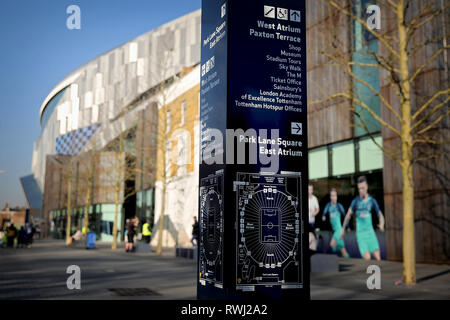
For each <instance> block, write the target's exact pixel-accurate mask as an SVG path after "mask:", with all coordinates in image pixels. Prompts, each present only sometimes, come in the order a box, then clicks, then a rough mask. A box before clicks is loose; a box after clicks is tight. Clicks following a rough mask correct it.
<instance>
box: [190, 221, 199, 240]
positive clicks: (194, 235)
mask: <svg viewBox="0 0 450 320" xmlns="http://www.w3.org/2000/svg"><path fill="white" fill-rule="evenodd" d="M198 234H199V225H198V221H197V217H195V216H194V224H193V225H192V238H191V243H192V246H194V247H195V246H196V245H198ZM194 240H195V244H194Z"/></svg>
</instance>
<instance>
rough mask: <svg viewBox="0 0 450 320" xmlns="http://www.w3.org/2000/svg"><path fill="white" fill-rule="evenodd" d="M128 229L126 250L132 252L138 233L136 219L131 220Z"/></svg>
mask: <svg viewBox="0 0 450 320" xmlns="http://www.w3.org/2000/svg"><path fill="white" fill-rule="evenodd" d="M127 231H128V232H127V243H126V245H125V251H126V252H132V251H133V248H134V236H135V234H136V225H135V221H134V219H130V220H129V222H128V225H127Z"/></svg>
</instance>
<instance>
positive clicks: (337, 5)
mask: <svg viewBox="0 0 450 320" xmlns="http://www.w3.org/2000/svg"><path fill="white" fill-rule="evenodd" d="M322 1H323V3H324V4H325V5H326V6H328V8H329V9H331V10H330V12H332V13H331V15H330V20H329V22H331V23H332V22H335V23H338V25H335V26H333V28H328V29H327V30H324V31H323V33H322V35H323V36H324V38H326V42H327V44H328V45H327V46H326V47H324V48H321V49H317V48H313V49H311V50H308V51H309V54H310V55H313V56H314V55H316V56H321V57H323V59H324V64H329V65H334V66H336V67H337V68H338V69H339V70H340V71H341V72H344V73H345V74H346V75H347V79H348V80H349V81H350V82H352V83H358V84H359V85H360V86H362V87H363V88H365V90H366V91H368V92H370V93H371V95H373V96H374V97H377V98H378V99H379V101H380V106H381V108H382V112H381V115H380V114H379V113H377V112H376V111H374V110H373V109H372V108H371V106H370V105H369V104H368V103H367V101H366V99H365V97H364V96H361V94H359V92H355V90H353V88H352V86H351V85H349V86H347V88H346V90H344V91H341V92H335V93H331V94H330V92H329V91H328V90H327V89H325V88H324V86H323V85H322V84H320V83H318V82H316V81H311V83H312V85H314V87H315V88H317V89H318V90H319V91H320V92H321V95H322V98H320V99H316V100H314V101H311V102H310V103H309V105H310V106H312V105H315V104H323V103H327V102H330V101H335V100H336V99H340V100H347V101H350V104H349V105H350V110H351V112H352V113H353V114H354V115H356V118H357V119H358V121H357V123H356V124H355V125H359V126H361V127H362V128H364V129H365V130H366V131H367V133H369V134H370V132H371V130H370V128H369V127H370V124H369V123H368V121H367V119H368V118H370V119H371V121H376V122H378V123H379V124H380V125H381V126H382V127H383V128H384V129H385V130H387V131H389V132H391V133H392V134H394V135H395V136H396V138H397V139H398V141H399V142H398V145H394V146H391V147H386V146H382V145H380V144H379V143H377V141H376V140H375V139H373V141H374V143H375V144H376V145H378V147H380V148H381V149H382V151H383V153H384V154H385V155H386V156H388V157H390V158H391V159H393V160H395V161H396V162H397V163H398V164H399V165H400V167H401V172H402V183H403V186H402V188H403V189H402V196H403V281H404V282H405V283H407V284H412V283H415V281H416V272H415V235H414V176H413V165H414V164H415V163H418V162H426V161H428V160H429V159H433V158H438V157H440V156H442V152H440V151H436V149H433V148H428V154H426V155H421V156H418V155H417V152H415V150H416V148H417V146H420V145H426V146H436V145H443V144H446V143H448V142H449V141H448V139H446V138H445V135H443V133H442V130H439V128H442V127H441V125H442V121H443V120H445V121H448V117H449V111H448V102H449V99H450V97H449V93H450V88H449V86H448V82H447V83H440V84H439V87H437V86H435V87H432V88H427V91H428V90H434V89H435V91H434V92H431V93H428V92H422V97H420V96H418V95H417V93H418V92H415V90H414V88H416V87H418V78H419V76H421V75H422V74H423V73H424V72H425V71H427V68H429V67H430V66H432V65H434V64H437V61H438V59H439V58H440V57H442V56H443V55H445V56H446V55H447V52H448V49H449V45H448V44H447V37H448V35H446V34H445V32H443V34H441V35H435V34H433V33H431V32H429V31H430V28H431V27H430V26H431V25H432V24H435V27H434V28H439V27H437V26H439V25H440V26H441V27H442V28H444V25H443V24H444V23H445V22H444V20H440V16H442V15H446V16H447V17H448V16H449V6H450V4H449V3H447V4H445V5H444V2H443V1H440V0H437V1H424V2H425V4H424V3H423V2H422V1H420V2H419V1H417V0H384V1H377V4H378V5H379V6H380V7H381V12H382V15H383V17H385V18H384V19H383V22H384V28H382V29H381V30H376V29H374V27H373V26H372V25H371V24H370V23H368V21H366V19H364V18H363V16H364V13H365V11H366V8H362V7H361V1H342V0H341V1H339V0H322ZM353 5H355V6H353ZM349 23H350V26H351V25H354V26H355V28H360V29H361V32H362V33H364V34H366V35H367V37H369V38H372V39H375V40H376V41H377V43H378V45H379V47H380V48H379V50H374V49H373V48H372V47H371V46H370V44H368V43H367V42H365V41H364V37H361V38H359V39H358V38H357V37H355V39H354V46H356V47H358V48H354V47H352V46H351V45H350V44H349V43H348V41H347V42H346V40H345V36H343V35H342V33H339V31H340V30H341V28H340V27H342V26H343V25H344V24H345V25H346V26H347V28H348V26H349ZM339 24H340V25H339ZM424 28H426V31H428V32H427V33H428V34H429V35H430V37H427V38H426V39H421V38H420V37H419V36H418V33H419V32H418V31H419V30H421V29H424ZM444 29H445V28H444ZM358 49H359V52H360V54H362V55H363V56H365V57H368V58H369V59H361V60H359V61H355V60H354V59H352V58H351V54H352V51H353V52H354V51H356V50H358ZM429 52H432V53H431V54H427V53H429ZM423 57H425V58H424V59H423ZM368 61H369V62H368ZM417 61H419V63H417ZM446 63H448V62H446ZM375 71H379V72H380V77H381V78H382V79H381V80H382V81H384V82H385V83H387V84H388V86H389V88H391V89H392V90H394V92H395V96H394V97H392V96H391V95H389V93H386V92H380V90H378V88H377V87H376V86H374V85H373V84H372V83H370V81H367V78H366V77H365V75H367V74H371V73H373V72H375ZM364 74H365V75H364ZM422 91H423V90H422ZM415 93H416V94H415ZM425 95H426V96H425ZM363 114H365V115H367V116H366V117H364V116H362V115H363ZM382 115H385V116H382ZM386 115H387V116H386ZM447 129H448V128H447ZM443 136H444V138H443Z"/></svg>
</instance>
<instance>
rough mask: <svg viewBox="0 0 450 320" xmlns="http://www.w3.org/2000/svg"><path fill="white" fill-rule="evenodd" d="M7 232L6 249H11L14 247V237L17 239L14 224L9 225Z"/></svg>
mask: <svg viewBox="0 0 450 320" xmlns="http://www.w3.org/2000/svg"><path fill="white" fill-rule="evenodd" d="M7 232H8V247H9V248H13V247H14V239H16V237H17V229H16V227H15V226H14V223H11V225H10V226H9V228H8V231H7Z"/></svg>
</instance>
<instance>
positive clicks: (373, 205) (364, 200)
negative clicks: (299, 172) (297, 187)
mask: <svg viewBox="0 0 450 320" xmlns="http://www.w3.org/2000/svg"><path fill="white" fill-rule="evenodd" d="M357 185H358V193H359V194H358V196H356V197H355V198H354V199H353V201H352V203H351V204H350V207H349V208H348V210H347V213H345V210H344V207H343V206H342V204H340V203H339V202H338V192H337V190H336V189H335V188H333V189H331V190H330V202H328V203H327V205H326V206H325V209H324V210H323V212H322V221H326V218H327V216H329V219H330V224H331V229H332V230H333V235H332V238H331V241H330V247H331V248H332V250H333V252H337V251H340V252H341V254H342V256H343V257H349V255H348V253H347V250H346V249H345V243H344V235H345V230H346V229H347V227H348V224H349V222H350V219H351V217H352V216H353V215H355V216H356V241H357V244H358V249H359V252H360V254H361V257H363V258H364V259H366V260H370V259H371V256H372V255H373V257H374V258H375V259H376V260H380V259H381V256H380V246H379V244H378V239H377V236H376V234H375V230H374V228H373V224H372V213H374V214H376V215H377V217H378V222H379V223H378V228H379V229H380V231H382V232H384V222H385V220H384V216H383V213H382V212H381V210H380V207H379V205H378V203H377V201H376V200H375V198H373V197H372V196H370V195H369V193H368V188H369V186H368V183H367V179H366V177H364V176H361V177H359V178H358V180H357ZM313 192H314V188H313V186H312V185H311V184H310V185H309V186H308V205H309V224H310V227H311V230H310V244H311V243H314V241H316V239H315V238H316V237H315V233H314V224H315V219H316V216H317V215H318V214H319V212H320V207H319V202H318V201H317V198H316V196H314V194H313ZM341 216H344V217H345V218H344V222H343V223H341Z"/></svg>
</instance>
